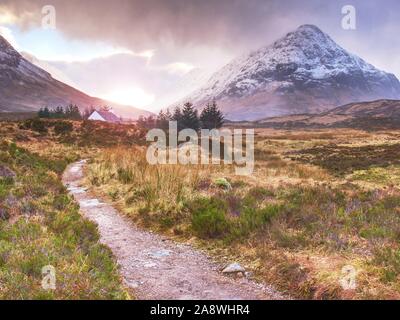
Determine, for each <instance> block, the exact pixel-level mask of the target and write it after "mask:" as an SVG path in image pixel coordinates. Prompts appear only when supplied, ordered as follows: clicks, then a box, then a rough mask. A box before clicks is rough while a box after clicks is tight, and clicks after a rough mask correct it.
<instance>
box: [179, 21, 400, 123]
mask: <svg viewBox="0 0 400 320" xmlns="http://www.w3.org/2000/svg"><path fill="white" fill-rule="evenodd" d="M383 98H384V99H400V82H399V80H398V79H397V78H396V77H395V76H394V75H393V74H391V73H386V72H384V71H381V70H378V69H377V68H375V67H374V66H372V65H371V64H369V63H367V62H365V61H364V60H362V59H361V58H359V57H358V56H356V55H354V54H351V53H349V52H347V51H346V50H345V49H343V48H342V47H340V46H339V45H338V44H336V43H335V42H334V41H333V40H332V39H331V38H330V37H329V36H328V35H327V34H326V33H324V32H322V31H321V30H320V29H319V28H318V27H316V26H314V25H303V26H300V27H299V28H298V29H297V30H295V31H294V32H290V33H288V34H287V35H286V36H285V37H283V38H281V39H279V40H277V41H276V42H274V43H273V44H272V45H270V46H267V47H264V48H261V49H259V50H257V51H254V52H251V53H250V54H247V55H244V56H242V57H240V58H238V59H235V60H233V61H232V62H231V63H229V64H227V65H226V66H225V67H223V68H222V69H220V70H219V71H217V72H216V73H215V74H214V75H213V76H212V77H211V78H210V79H209V80H208V82H207V83H206V85H204V86H203V87H202V88H200V89H199V90H197V91H195V92H193V93H192V94H190V95H189V96H188V97H186V98H185V99H184V100H185V101H191V102H193V103H194V104H195V105H196V106H200V107H203V106H204V105H205V104H206V103H208V102H210V101H212V100H213V99H215V100H216V101H217V103H218V105H219V106H220V107H221V109H222V110H223V112H224V113H225V114H226V116H227V118H228V119H230V120H257V119H262V118H265V117H274V116H281V115H289V114H300V113H318V112H323V111H326V110H329V109H332V108H334V107H337V106H339V105H343V104H346V103H351V102H360V101H371V100H376V99H383Z"/></svg>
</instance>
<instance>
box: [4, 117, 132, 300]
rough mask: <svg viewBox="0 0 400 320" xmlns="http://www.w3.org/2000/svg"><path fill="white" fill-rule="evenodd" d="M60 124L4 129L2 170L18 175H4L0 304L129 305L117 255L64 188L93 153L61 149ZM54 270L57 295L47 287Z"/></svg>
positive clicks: (71, 147) (70, 146)
mask: <svg viewBox="0 0 400 320" xmlns="http://www.w3.org/2000/svg"><path fill="white" fill-rule="evenodd" d="M53 124H54V123H52V124H51V125H50V124H49V123H47V122H46V123H45V125H44V127H45V128H46V129H47V130H46V131H42V130H40V131H41V132H36V131H35V130H32V129H27V128H22V129H21V128H20V126H21V123H19V124H18V123H14V122H10V123H8V124H6V125H3V124H2V125H1V130H0V131H1V132H0V137H1V139H0V166H2V167H6V168H8V169H9V170H11V171H12V172H14V173H15V177H14V178H1V177H0V287H1V290H0V299H128V298H130V294H129V293H128V292H127V290H126V289H125V288H124V286H123V285H122V282H121V278H120V276H119V270H118V267H117V264H116V262H115V259H114V257H113V255H112V253H111V251H110V250H109V249H108V248H107V247H105V246H104V245H102V244H100V242H99V233H98V231H97V227H96V225H95V224H93V223H92V222H90V221H88V220H86V219H84V218H83V217H82V216H81V215H80V213H79V207H78V206H77V204H76V203H75V202H74V200H73V199H72V198H71V197H70V196H69V195H68V193H67V190H66V189H65V187H64V186H63V184H62V182H61V174H62V172H63V171H64V169H65V168H66V166H67V165H68V164H69V163H71V162H73V161H76V160H78V159H79V158H80V157H81V156H82V155H87V154H88V152H89V149H88V148H81V147H79V146H78V144H77V143H74V144H71V143H68V144H65V143H61V142H60V140H59V138H58V137H57V134H56V133H55V132H54V131H53V130H54V129H53ZM55 125H57V123H55ZM73 125H77V124H76V123H73ZM78 125H79V124H78ZM67 127H69V125H67ZM64 129H65V127H64ZM72 134H76V132H75V131H74V132H72ZM13 140H14V141H16V142H17V143H15V142H13ZM78 142H79V141H78ZM22 146H24V147H22ZM47 265H52V266H53V267H54V268H55V271H56V289H55V290H50V289H44V288H42V286H41V282H42V280H43V277H44V274H42V268H43V267H45V266H47Z"/></svg>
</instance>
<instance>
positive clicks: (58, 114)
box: [38, 104, 83, 120]
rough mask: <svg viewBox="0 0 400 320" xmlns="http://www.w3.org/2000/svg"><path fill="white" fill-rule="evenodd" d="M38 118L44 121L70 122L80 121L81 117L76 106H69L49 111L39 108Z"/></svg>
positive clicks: (46, 108)
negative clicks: (67, 120)
mask: <svg viewBox="0 0 400 320" xmlns="http://www.w3.org/2000/svg"><path fill="white" fill-rule="evenodd" d="M38 117H39V118H44V119H70V120H82V119H83V116H82V114H81V112H80V111H79V107H78V106H77V105H72V104H70V105H69V106H67V107H65V108H64V107H56V108H54V109H49V108H48V107H44V108H41V109H40V110H39V111H38Z"/></svg>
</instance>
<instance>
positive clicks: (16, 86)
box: [0, 36, 151, 118]
mask: <svg viewBox="0 0 400 320" xmlns="http://www.w3.org/2000/svg"><path fill="white" fill-rule="evenodd" d="M70 103H72V104H76V105H78V106H79V108H80V109H81V110H84V109H85V108H89V107H92V106H93V107H101V106H105V105H107V106H110V107H112V108H113V109H114V112H115V113H116V114H117V115H119V116H122V117H124V118H137V117H139V116H140V115H149V114H151V113H150V112H148V111H145V110H141V109H138V108H134V107H130V106H123V105H119V104H116V103H112V102H110V101H106V100H102V99H99V98H95V97H91V96H89V95H87V94H85V93H83V92H81V91H79V90H77V89H74V88H73V87H71V86H69V85H66V84H64V83H62V82H60V81H58V80H56V79H54V78H53V77H52V76H51V74H50V73H48V72H46V71H44V70H43V69H41V68H39V67H37V66H36V65H34V64H32V63H31V62H30V61H28V60H27V59H26V58H24V57H23V56H22V55H21V54H20V53H18V52H17V51H16V50H15V49H14V48H13V47H12V46H11V45H10V44H9V43H8V42H7V41H6V40H5V39H4V38H3V37H1V36H0V111H2V112H16V111H35V110H38V109H39V108H41V107H45V106H48V107H50V108H52V107H56V106H67V105H68V104H70Z"/></svg>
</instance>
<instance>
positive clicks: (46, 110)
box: [43, 107, 50, 118]
mask: <svg viewBox="0 0 400 320" xmlns="http://www.w3.org/2000/svg"><path fill="white" fill-rule="evenodd" d="M43 118H50V110H49V108H48V107H45V108H44V109H43Z"/></svg>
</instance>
